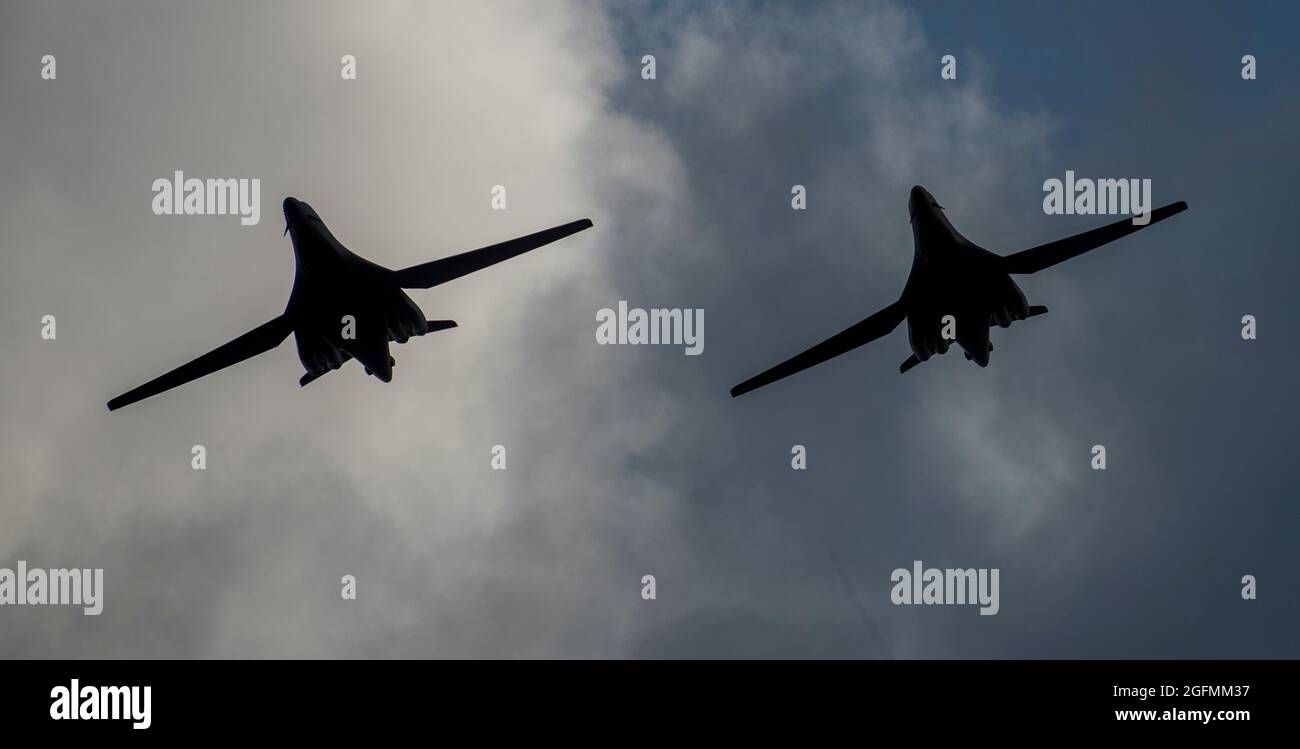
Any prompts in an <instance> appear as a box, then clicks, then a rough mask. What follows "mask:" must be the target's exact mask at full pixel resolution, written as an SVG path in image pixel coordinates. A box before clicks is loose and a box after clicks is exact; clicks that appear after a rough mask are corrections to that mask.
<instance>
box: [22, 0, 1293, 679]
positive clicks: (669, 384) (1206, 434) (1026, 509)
mask: <svg viewBox="0 0 1300 749" xmlns="http://www.w3.org/2000/svg"><path fill="white" fill-rule="evenodd" d="M1298 20H1300V13H1298V12H1297V10H1296V9H1295V7H1294V6H1289V5H1284V4H1272V3H1260V4H1257V5H1253V6H1250V7H1246V8H1238V7H1232V6H1228V5H1216V6H1213V7H1212V6H1208V5H1192V6H1186V5H1184V4H1173V3H1170V4H1162V3H1142V4H1140V5H1139V6H1137V7H1136V8H1135V7H1133V6H1131V5H1130V4H1127V3H1115V4H1109V5H1107V4H1104V3H1103V4H1100V5H1099V4H1095V3H1094V4H1088V5H1086V6H1084V5H1079V6H1071V7H1065V8H1061V7H1053V8H1052V9H1051V10H1050V11H1049V10H1047V9H1044V8H1041V7H1039V5H1038V4H1033V3H1018V2H1016V3H1010V2H1009V3H996V4H979V5H975V4H970V5H964V4H963V5H953V4H942V5H939V4H926V5H924V6H911V5H901V4H895V3H873V4H869V5H868V4H863V3H857V2H843V3H808V4H805V3H800V4H797V5H796V4H794V3H719V4H714V3H709V4H700V3H688V2H682V3H673V2H616V3H608V4H606V3H599V2H565V3H562V2H546V3H542V2H503V3H496V2H474V3H455V4H452V3H367V4H364V5H358V4H355V3H315V2H313V3H308V2H299V3H287V2H274V3H261V2H235V3H220V4H218V3H161V2H160V3H150V2H136V1H132V2H125V3H112V4H101V3H89V2H83V3H55V2H49V3H35V2H20V3H6V4H4V6H3V7H2V8H0V40H2V42H3V43H0V101H4V102H5V106H3V107H0V164H2V166H3V168H2V169H0V226H3V234H2V235H0V237H2V239H0V247H2V250H0V252H2V254H0V262H2V263H3V266H2V268H3V270H2V272H0V337H2V338H3V342H4V352H5V355H4V356H3V357H2V358H0V475H3V476H4V478H5V481H4V489H3V491H2V492H0V497H2V498H3V499H2V501H0V567H9V568H12V567H14V566H15V565H16V564H17V562H18V561H19V560H24V561H26V562H27V563H28V565H30V566H33V567H44V568H51V567H100V568H103V569H104V575H105V585H106V588H107V590H106V592H105V603H104V611H103V614H101V615H100V616H98V617H87V616H82V615H81V613H80V609H76V608H73V607H32V606H22V607H20V606H5V607H3V608H0V655H4V656H7V657H59V656H62V657H113V658H125V657H201V658H226V657H259V658H260V657H313V658H315V657H508V658H514V657H548V658H549V657H578V658H589V657H601V658H604V657H613V658H622V657H838V658H881V657H899V658H1001V657H1013V658H1045V657H1088V658H1094V657H1121V658H1128V657H1157V658H1175V657H1293V658H1294V657H1300V649H1298V646H1297V644H1296V641H1295V638H1294V632H1295V631H1296V629H1297V627H1298V626H1300V593H1298V592H1297V591H1298V590H1300V588H1298V586H1297V585H1296V583H1295V580H1296V577H1295V561H1294V560H1295V557H1296V555H1295V550H1296V537H1297V531H1300V514H1298V512H1297V509H1296V504H1295V502H1296V499H1297V496H1296V489H1295V478H1294V470H1293V464H1294V459H1293V456H1292V454H1291V452H1292V450H1293V449H1294V445H1295V444H1296V442H1297V437H1298V436H1300V434H1298V431H1300V429H1298V427H1297V413H1296V407H1295V395H1294V393H1295V388H1294V382H1295V380H1296V374H1297V370H1298V365H1300V361H1297V356H1296V354H1295V353H1294V352H1295V349H1294V346H1293V343H1294V340H1295V336H1294V335H1293V334H1292V331H1294V330H1296V329H1297V328H1296V323H1297V317H1298V316H1300V307H1298V305H1297V302H1296V298H1295V292H1294V279H1295V278H1296V277H1297V273H1298V272H1300V267H1298V265H1300V263H1298V262H1297V250H1298V249H1300V248H1297V246H1296V240H1295V231H1294V216H1295V206H1294V191H1293V181H1294V176H1293V166H1294V164H1296V163H1297V158H1300V145H1298V142H1297V141H1296V139H1295V132H1296V131H1297V129H1298V127H1300V100H1298V99H1297V98H1296V96H1295V92H1296V90H1297V83H1298V76H1297V70H1300V67H1298V66H1300V53H1297V51H1296V48H1295V46H1294V44H1293V41H1292V39H1291V38H1290V32H1289V29H1293V28H1294V26H1295V23H1296V21H1298ZM46 54H52V55H55V57H56V59H57V78H56V79H55V80H52V81H49V80H42V78H41V75H40V69H41V64H40V61H41V57H42V56H43V55H46ZM345 54H352V55H355V56H356V58H357V71H358V75H357V80H355V81H344V80H342V79H341V78H340V75H339V68H340V64H339V60H340V57H341V56H343V55H345ZM645 54H653V55H655V56H656V61H657V78H656V79H655V80H643V79H642V77H641V75H640V72H641V62H640V61H641V58H642V56H643V55H645ZM944 54H953V55H955V56H956V57H957V60H958V63H957V64H958V79H957V80H956V81H942V80H940V77H939V68H940V63H939V60H940V57H941V56H943V55H944ZM1244 54H1253V55H1255V56H1256V58H1257V60H1258V79H1257V80H1254V81H1243V80H1242V79H1241V76H1240V68H1241V63H1240V59H1241V57H1242V55H1244ZM1067 169H1068V170H1073V171H1075V172H1076V173H1077V174H1079V175H1080V176H1093V177H1141V178H1150V179H1151V180H1152V182H1153V193H1154V196H1155V202H1156V203H1157V204H1165V203H1168V202H1173V201H1175V200H1186V201H1187V202H1188V203H1189V204H1190V206H1191V209H1190V210H1189V211H1188V212H1187V213H1185V214H1182V215H1180V216H1179V217H1177V218H1175V219H1173V220H1170V221H1169V222H1167V223H1162V224H1161V225H1160V226H1158V227H1155V228H1152V229H1150V230H1148V231H1145V232H1143V233H1141V234H1139V235H1138V236H1136V237H1134V238H1131V239H1129V240H1126V241H1125V242H1122V243H1120V244H1116V245H1114V246H1113V247H1110V248H1107V249H1106V250H1104V251H1100V252H1097V253H1094V254H1092V255H1088V256H1085V257H1083V258H1080V259H1078V260H1075V261H1072V262H1071V263H1070V264H1068V265H1065V266H1059V267H1057V268H1054V269H1052V270H1050V271H1046V272H1044V273H1041V274H1037V275H1035V276H1032V277H1026V278H1024V279H1023V282H1022V284H1021V285H1022V288H1023V289H1024V290H1025V292H1026V294H1027V295H1028V297H1029V300H1030V302H1031V303H1034V304H1046V305H1048V306H1049V307H1050V308H1051V310H1052V312H1051V314H1049V315H1048V316H1046V317H1042V318H1035V319H1033V320H1031V321H1027V322H1024V323H1020V324H1017V325H1015V326H1014V327H1013V328H1012V329H1010V330H1008V331H1002V330H995V331H994V341H995V345H996V351H995V352H994V354H993V362H992V365H991V366H990V367H989V368H988V369H983V370H981V369H979V368H977V367H975V366H973V365H971V364H969V363H967V362H965V361H963V359H962V357H960V356H947V357H941V358H938V359H935V360H932V361H930V362H929V363H927V364H926V365H925V366H923V367H919V368H917V369H915V370H913V371H912V372H910V373H908V374H907V376H900V375H899V374H898V370H897V366H898V363H899V362H900V361H902V360H903V359H904V358H905V357H906V356H907V354H908V353H909V352H908V349H907V344H906V334H905V333H904V332H903V331H902V330H901V329H900V330H899V331H897V332H895V333H894V334H893V335H891V336H890V337H887V338H885V339H883V340H882V341H880V342H877V343H876V344H874V345H873V346H870V347H867V348H864V349H861V350H859V351H856V352H854V353H852V354H850V355H847V356H844V357H841V358H840V359H837V360H835V361H833V362H831V363H829V364H826V365H824V366H821V367H818V368H816V369H813V370H809V371H808V372H806V373H804V374H802V375H800V376H798V377H797V378H792V379H790V380H788V381H784V382H782V383H780V384H777V385H773V386H770V387H768V388H765V389H763V390H760V391H758V392H755V393H753V394H751V395H748V396H745V397H744V398H741V399H737V400H732V399H731V398H729V397H728V396H727V390H728V388H729V387H730V386H732V385H734V384H735V383H737V382H739V381H740V380H742V379H745V378H746V377H748V376H750V375H752V374H754V373H756V372H758V371H760V370H761V369H764V368H766V367H768V366H770V365H771V364H773V363H775V362H776V361H778V360H780V359H781V358H784V357H785V356H787V355H789V354H791V353H794V352H796V351H798V350H801V349H802V348H804V347H806V346H808V345H810V344H811V343H814V342H816V341H818V340H820V339H822V338H824V337H826V336H828V335H830V334H832V333H834V332H837V331H838V330H840V329H842V328H843V327H846V326H847V325H848V324H850V323H852V322H855V321H857V320H858V319H861V318H862V317H865V316H866V315H867V314H869V313H871V312H873V311H875V310H876V309H878V308H879V307H881V306H884V305H885V304H887V303H889V302H891V301H893V300H894V299H895V298H896V297H897V294H898V293H899V291H900V290H901V289H902V286H903V283H904V281H905V278H906V274H907V271H908V268H909V267H910V263H911V252H912V247H911V231H910V227H909V225H908V220H907V208H906V205H907V191H908V188H910V187H911V186H912V185H913V184H917V183H919V184H923V185H926V186H927V187H928V188H929V189H930V190H931V192H933V193H934V195H935V196H936V197H937V198H938V200H939V201H940V202H941V203H943V205H944V206H946V208H947V212H948V215H949V217H950V218H951V219H952V221H953V223H954V224H955V225H956V226H957V227H958V228H959V229H961V230H962V232H963V233H964V234H965V235H966V236H968V237H969V238H971V239H972V240H973V241H975V242H978V243H980V244H982V245H983V246H985V247H988V248H990V249H992V250H995V251H998V252H1013V251H1016V250H1019V249H1023V248H1024V247H1027V246H1031V245H1034V244H1039V243H1042V242H1045V241H1048V240H1050V239H1055V238H1057V237H1060V236H1064V235H1067V234H1071V233H1074V232H1077V231H1081V230H1083V229H1087V228H1090V227H1092V226H1095V225H1097V224H1099V223H1100V220H1099V219H1097V218H1095V217H1086V216H1046V215H1044V214H1043V212H1042V209H1041V201H1042V195H1043V193H1042V184H1043V181H1044V180H1045V179H1048V178H1051V177H1057V178H1060V177H1062V176H1063V175H1064V173H1065V171H1066V170H1067ZM175 170H183V171H185V172H186V174H187V175H189V176H198V177H250V178H251V177H257V178H259V179H261V185H262V188H261V189H262V205H261V211H262V221H261V222H260V223H259V224H258V225H256V226H252V227H243V226H241V225H240V223H239V221H238V219H237V218H233V217H228V216H204V217H169V216H161V217H160V216H155V215H153V213H152V211H151V210H150V203H151V198H152V193H151V191H150V185H151V183H152V182H153V180H154V179H156V178H158V177H169V176H170V175H171V174H172V172H173V171H175ZM497 184H501V185H504V186H506V188H507V191H508V210H505V211H493V210H491V208H490V197H491V194H490V190H491V187H492V186H493V185H497ZM794 184H802V185H805V186H806V187H807V192H808V209H807V210H806V211H801V212H796V211H793V210H791V209H790V202H789V201H790V189H791V186H792V185H794ZM286 195H293V196H296V197H299V198H302V199H305V200H308V201H310V202H311V204H312V205H313V206H314V207H315V208H316V210H317V211H318V212H319V213H320V214H321V216H322V217H323V218H324V220H325V221H326V222H327V223H328V224H329V225H330V227H331V229H332V230H333V232H334V233H335V235H336V236H338V237H339V239H340V240H341V241H343V243H344V244H346V245H348V246H349V247H350V248H351V249H352V250H353V251H355V252H357V253H359V254H361V255H364V256H366V257H368V258H370V259H371V260H374V261H375V262H378V263H380V264H383V265H386V266H389V267H401V266H405V265H410V264H413V263H416V262H422V261H424V260H429V259H433V258H436V257H441V256H443V255H447V254H451V253H454V252H457V251H461V250H465V249H471V248H474V247H479V246H482V245H486V244H491V243H493V242H496V241H500V240H502V239H506V238H509V237H513V236H517V235H520V234H524V233H528V232H531V231H534V230H537V229H540V228H544V227H547V226H552V225H555V224H559V223H563V222H565V221H569V220H572V219H575V218H580V217H584V216H588V217H591V218H592V219H593V220H594V221H595V224H596V227H595V229H593V230H590V231H587V232H584V233H582V234H579V235H577V236H575V237H572V238H570V239H567V240H564V241H563V242H561V243H558V244H556V245H553V246H550V247H547V248H545V249H543V250H540V251H538V252H536V253H532V254H530V255H527V256H525V257H522V258H519V259H516V260H512V261H510V262H509V263H506V264H503V265H500V266H496V267H494V268H491V269H489V270H486V271H483V272H481V273H478V274H474V275H473V276H471V277H467V278H464V279H461V280H458V281H456V282H454V283H451V284H448V285H446V286H443V287H439V288H438V289H435V290H432V291H417V292H413V293H412V297H413V298H414V299H415V301H416V302H417V303H419V304H420V305H421V306H422V308H423V309H424V311H425V312H426V313H427V315H428V317H430V318H431V319H438V318H453V319H456V320H457V321H458V322H459V323H460V327H459V328H457V329H455V330H451V331H447V332H442V333H437V334H433V335H430V336H428V337H425V338H420V339H413V340H412V341H411V342H410V343H408V344H406V345H405V346H399V347H396V349H395V351H394V355H395V356H396V358H397V360H398V366H397V368H396V370H395V377H394V380H393V382H392V383H391V384H388V385H384V384H382V383H379V382H378V381H376V380H375V379H373V378H368V377H366V376H364V374H363V373H362V372H361V370H360V367H358V366H356V365H355V364H350V365H348V366H346V367H345V368H344V369H342V370H340V371H339V372H336V373H333V374H331V375H329V376H328V377H325V378H323V379H322V380H320V381H318V382H317V383H314V384H313V385H311V386H310V387H308V388H303V389H300V388H299V387H298V384H297V379H298V377H299V375H300V374H301V366H300V365H299V363H298V361H297V357H296V355H295V351H294V349H293V346H292V345H291V344H288V343H286V344H285V345H283V346H282V347H280V348H279V349H277V350H275V351H274V352H272V353H270V354H267V355H264V356H262V357H260V358H258V359H255V360H252V361H249V362H247V363H244V364H241V365H239V366H237V367H235V368H233V369H230V370H227V371H224V372H222V373H220V374H218V375H214V376H212V377H209V378H205V379H203V380H200V381H197V382H195V383H192V384H190V385H187V386H185V387H183V388H182V389H179V390H176V391H173V392H169V393H167V394H165V395H162V396H159V397H156V398H153V399H150V400H147V401H144V402H142V403H139V404H137V405H134V406H131V407H128V408H126V409H123V410H121V411H118V412H113V413H109V412H108V411H107V410H106V409H105V408H104V402H105V401H106V400H107V399H108V398H110V397H112V396H114V395H117V394H119V393H121V392H123V391H125V390H126V389H128V388H130V387H133V386H134V385H137V384H139V383H140V382H142V381H144V380H146V379H149V378H151V377H153V376H155V375H157V374H160V373H161V372H163V371H165V370H167V369H169V368H171V367H173V366H175V365H176V364H179V363H181V362H183V361H186V360H188V359H189V358H192V357H193V356H195V355H197V354H200V353H202V352H204V351H207V350H209V349H211V348H213V347H215V346H216V345H218V344H220V343H223V342H225V341H226V340H229V339H230V338H232V337H234V336H235V335H237V334H239V333H242V332H244V331H245V330H248V329H250V328H252V327H254V326H256V325H258V324H260V323H262V322H264V321H265V320H267V319H270V318H271V317H274V316H275V315H277V314H279V313H280V312H281V311H282V309H283V306H284V303H285V300H286V299H287V297H288V292H289V288H290V285H291V284H292V281H293V255H292V252H291V248H290V245H289V241H288V239H287V238H285V237H283V236H281V230H282V228H283V226H282V224H281V223H280V218H279V215H278V205H279V201H280V200H281V199H282V198H283V197H284V196H286ZM619 300H627V301H628V302H629V304H630V305H631V306H634V307H638V306H639V307H682V308H699V309H703V310H705V320H706V326H705V350H704V354H703V355H702V356H694V357H688V356H685V355H683V352H682V349H681V347H673V346H639V347H633V346H600V345H597V343H596V338H595V329H596V312H597V310H599V309H601V308H604V307H613V306H616V305H617V303H618V301H619ZM1246 314H1250V315H1254V316H1256V318H1257V320H1258V330H1259V337H1258V339H1257V340H1254V341H1243V340H1242V338H1241V335H1240V330H1241V322H1240V321H1241V317H1242V316H1243V315H1246ZM43 315H54V316H55V317H56V319H57V339H55V340H53V341H48V340H42V338H41V335H40V331H41V318H42V316H43ZM196 444H202V445H204V446H205V448H206V449H207V461H208V468H207V469H206V470H204V471H195V470H192V469H191V467H190V457H191V453H190V451H191V447H192V446H193V445H196ZM497 444H500V445H503V446H505V448H506V450H507V466H508V467H507V470H505V471H493V470H492V469H491V466H490V458H491V453H490V451H491V448H492V446H493V445H497ZM794 444H802V445H805V446H806V447H807V450H808V469H807V470H806V471H793V470H791V467H790V450H791V446H792V445H794ZM1095 444H1104V445H1105V446H1106V448H1107V451H1108V460H1107V465H1108V467H1107V470H1105V471H1094V470H1091V468H1090V466H1089V463H1090V460H1091V448H1092V446H1093V445H1095ZM918 559H919V560H923V561H924V562H925V563H926V565H934V566H939V567H993V568H998V569H999V570H1000V571H1001V572H1000V583H1001V584H1000V594H1001V595H1000V598H1001V600H1000V612H999V613H998V615H997V616H979V615H978V614H977V611H976V610H975V609H974V608H972V607H963V606H948V607H936V606H930V607H922V606H910V607H909V606H893V605H891V603H890V597H889V592H890V580H889V577H890V573H891V571H892V570H893V569H895V568H897V567H910V566H911V564H912V562H913V561H914V560H918ZM646 574H653V575H655V576H656V580H657V598H656V599H655V600H652V601H646V600H642V597H641V587H642V586H641V578H642V576H643V575H646ZM1248 574H1249V575H1254V576H1255V577H1256V578H1257V580H1258V598H1257V600H1253V601H1244V600H1242V597H1241V595H1240V589H1241V582H1240V581H1241V578H1242V576H1243V575H1248ZM344 575H354V576H355V577H356V579H357V592H358V597H357V599H356V600H355V601H345V600H343V599H342V597H341V596H340V587H341V586H340V582H339V581H340V578H341V577H342V576H344Z"/></svg>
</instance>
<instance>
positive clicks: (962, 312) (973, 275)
mask: <svg viewBox="0 0 1300 749" xmlns="http://www.w3.org/2000/svg"><path fill="white" fill-rule="evenodd" d="M908 211H909V213H910V214H911V217H912V237H913V243H914V246H913V256H912V272H911V275H909V276H908V279H907V285H906V286H905V287H904V289H903V298H902V299H903V302H904V304H905V305H906V307H907V336H908V342H909V344H910V345H911V347H912V354H913V355H914V356H916V358H917V359H919V360H921V361H925V360H927V359H929V358H930V357H931V356H933V355H935V354H943V353H947V351H948V347H949V346H950V345H951V344H952V343H953V342H954V340H952V339H948V338H945V337H944V334H945V333H948V334H955V342H956V343H957V345H959V346H961V348H962V349H963V350H964V351H965V352H966V355H967V358H969V359H970V360H972V361H974V362H975V363H976V364H978V365H980V366H981V367H986V366H988V363H989V355H990V353H991V352H992V350H993V345H992V343H990V341H989V328H990V327H991V326H993V325H995V324H996V325H999V326H1001V327H1004V328H1005V327H1007V326H1008V325H1010V324H1011V323H1012V322H1014V321H1015V320H1023V319H1025V318H1026V317H1028V316H1029V303H1028V301H1027V300H1026V299H1025V294H1024V292H1022V291H1021V290H1020V287H1019V286H1017V285H1016V283H1015V281H1013V280H1011V275H1010V274H1009V273H1007V271H1006V270H1005V269H1004V267H1003V261H1002V258H1001V257H1000V256H999V255H996V254H994V253H992V252H989V251H988V250H986V249H984V248H982V247H980V246H979V245H976V244H975V243H973V242H971V241H970V240H968V239H966V238H965V237H963V236H962V235H961V233H960V232H958V231H957V230H956V229H955V228H954V227H953V225H952V224H951V223H949V221H948V217H947V216H945V215H944V213H943V207H942V206H940V205H939V204H938V203H937V202H936V201H935V199H934V197H933V196H932V195H930V193H929V192H928V191H926V190H925V188H923V187H919V186H918V187H914V188H912V193H911V197H910V198H909V200H908ZM948 316H951V318H952V319H951V321H947V323H950V324H946V321H945V318H946V317H948ZM945 328H947V329H946V330H945Z"/></svg>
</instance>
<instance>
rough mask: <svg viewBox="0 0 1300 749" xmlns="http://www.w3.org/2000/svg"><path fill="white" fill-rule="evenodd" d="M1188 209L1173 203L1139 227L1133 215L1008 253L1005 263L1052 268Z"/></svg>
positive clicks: (1019, 269) (1011, 269)
mask: <svg viewBox="0 0 1300 749" xmlns="http://www.w3.org/2000/svg"><path fill="white" fill-rule="evenodd" d="M1185 210H1187V204H1186V203H1184V202H1182V201H1179V202H1177V203H1171V204H1169V205H1167V206H1165V207H1163V208H1157V209H1155V210H1154V211H1152V212H1151V221H1150V222H1148V223H1146V224H1142V225H1140V226H1135V225H1134V224H1133V220H1132V219H1131V218H1126V219H1123V220H1122V221H1116V222H1115V223H1113V224H1107V225H1106V226H1103V227H1101V228H1100V229H1093V230H1092V231H1085V232H1083V233H1082V234H1075V235H1074V236H1072V237H1066V238H1065V239H1058V240H1056V241H1055V242H1048V243H1047V244H1044V245H1039V246H1037V247H1031V248H1029V249H1027V250H1024V251H1022V252H1017V253H1015V254H1014V255H1007V256H1006V257H1005V258H1003V262H1004V263H1005V268H1006V271H1007V273H1034V272H1036V271H1040V270H1042V269H1044V268H1050V267H1051V266H1053V265H1056V264H1057V263H1060V262H1064V261H1066V260H1069V259H1070V258H1072V257H1077V256H1079V255H1082V254H1083V253H1085V252H1087V251H1088V250H1095V249H1097V248H1098V247H1100V246H1102V245H1104V244H1106V243H1107V242H1114V241H1115V240H1116V239H1119V238H1120V237H1126V236H1128V235H1129V234H1132V233H1133V232H1135V231H1137V230H1138V229H1145V228H1146V227H1148V226H1150V225H1151V224H1154V223H1156V222H1157V221H1163V220H1165V219H1167V218H1169V217H1170V216H1173V215H1175V214H1178V213H1182V212H1183V211H1185Z"/></svg>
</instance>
